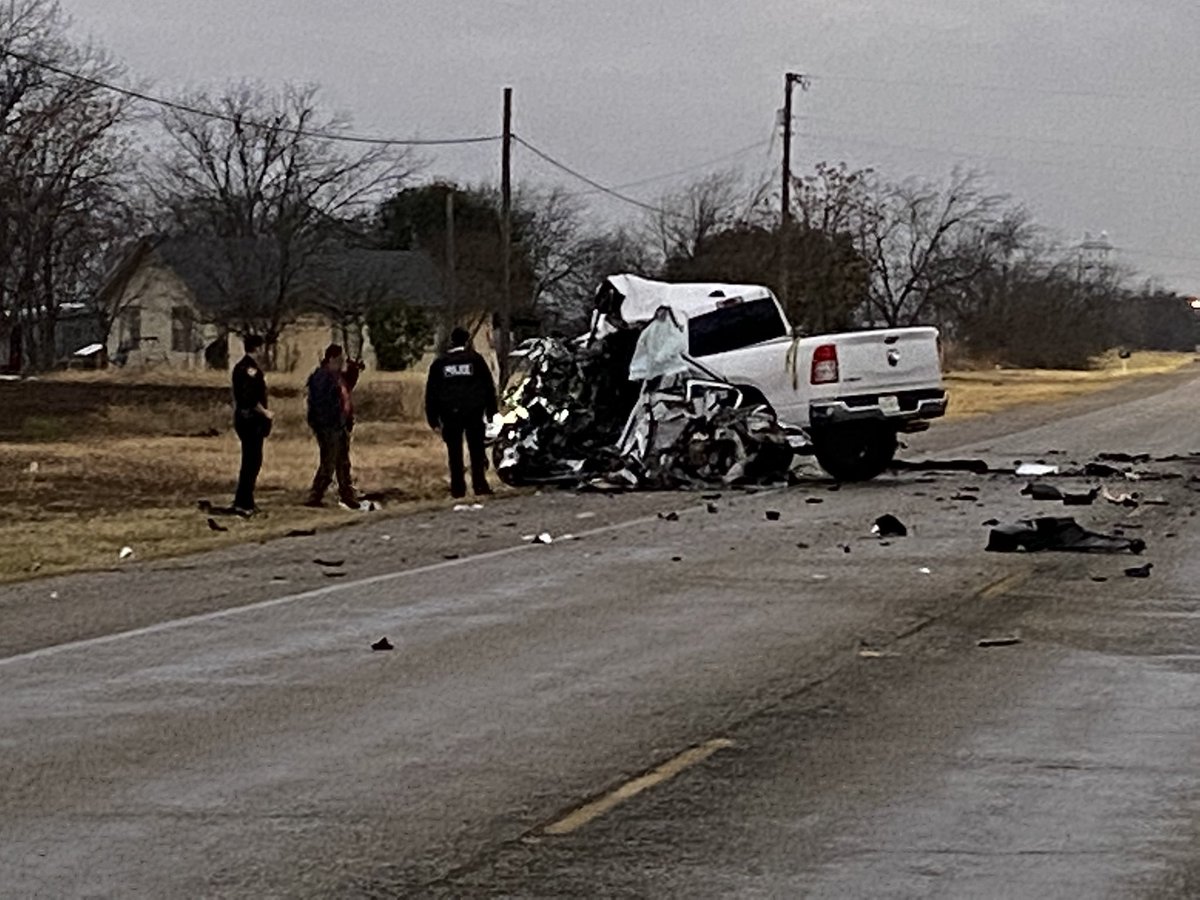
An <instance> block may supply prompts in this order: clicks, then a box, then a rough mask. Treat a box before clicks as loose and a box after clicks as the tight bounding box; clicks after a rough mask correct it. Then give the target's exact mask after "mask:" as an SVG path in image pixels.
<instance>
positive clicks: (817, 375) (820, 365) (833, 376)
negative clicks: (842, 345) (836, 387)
mask: <svg viewBox="0 0 1200 900" xmlns="http://www.w3.org/2000/svg"><path fill="white" fill-rule="evenodd" d="M839 378H840V376H839V374H838V354H837V345H836V344H822V345H821V346H820V347H818V348H817V349H816V350H814V351H813V360H812V383H813V384H835V383H837V381H838V380H839Z"/></svg>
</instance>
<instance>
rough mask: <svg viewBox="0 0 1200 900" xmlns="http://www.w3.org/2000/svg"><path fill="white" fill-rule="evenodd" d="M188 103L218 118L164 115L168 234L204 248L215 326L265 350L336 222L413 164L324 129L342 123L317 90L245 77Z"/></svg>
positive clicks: (159, 179)
mask: <svg viewBox="0 0 1200 900" xmlns="http://www.w3.org/2000/svg"><path fill="white" fill-rule="evenodd" d="M186 105H187V106H189V107H192V108H199V109H204V110H212V111H214V112H216V113H218V114H219V117H215V116H206V115H199V114H193V113H189V112H182V111H177V110H170V111H167V112H166V113H164V115H163V119H162V124H163V126H164V128H165V129H166V133H167V137H168V144H169V146H170V148H171V152H169V153H168V155H167V156H166V157H165V159H164V160H163V161H162V162H161V164H160V165H159V166H158V168H157V171H156V172H155V173H154V176H153V179H152V188H153V191H154V193H155V196H156V198H157V200H158V202H159V204H160V205H161V207H162V208H163V210H164V211H165V212H166V217H167V221H168V223H169V225H170V227H171V230H172V231H174V232H175V233H177V234H182V235H186V236H188V237H190V238H199V239H201V240H203V241H204V242H206V243H207V245H208V246H209V247H211V252H210V254H209V257H210V258H209V259H208V260H207V265H206V266H205V272H204V275H205V277H206V279H207V280H208V281H209V282H210V286H211V287H212V288H213V290H214V291H215V293H216V294H217V296H219V298H220V307H221V308H220V309H219V310H218V313H217V318H218V319H219V324H221V325H224V326H226V327H228V328H229V329H230V330H232V331H234V332H238V333H243V334H245V333H248V332H256V333H258V334H261V335H262V337H263V338H264V339H265V340H266V342H267V345H268V347H269V348H272V347H273V345H274V344H275V343H276V341H277V340H278V339H279V336H280V334H281V333H282V332H283V330H284V329H285V328H286V327H287V326H288V325H289V324H290V323H291V322H292V320H293V319H294V318H295V316H296V314H297V311H298V304H299V300H300V298H301V296H302V294H303V289H304V286H305V281H306V279H307V278H308V277H309V275H310V269H311V267H312V263H313V260H314V259H316V258H317V256H318V255H319V254H320V253H321V252H322V251H323V250H325V249H327V248H328V247H329V246H330V245H332V244H334V243H336V242H338V241H339V240H340V238H341V234H340V231H341V228H340V223H341V222H343V221H345V220H348V219H351V218H353V217H355V216H359V215H361V214H363V213H364V212H365V211H367V210H368V209H370V208H371V207H372V206H373V205H375V204H376V203H378V201H379V199H380V198H381V197H382V196H384V195H385V194H386V193H388V192H391V191H395V190H396V189H397V188H398V187H399V186H400V184H402V183H403V181H404V180H405V179H406V178H407V177H409V176H410V175H411V174H412V173H413V171H414V170H415V168H416V165H417V164H416V161H415V159H414V158H413V156H412V155H411V154H410V153H408V152H406V151H397V150H394V149H392V148H389V147H383V146H375V147H371V148H370V149H366V150H360V151H358V152H353V153H352V152H349V151H347V150H346V149H345V147H344V146H343V145H341V144H339V142H338V141H336V140H334V139H333V137H330V136H328V135H336V134H338V133H339V132H342V131H344V130H345V129H346V127H347V123H346V122H345V121H343V120H341V119H339V118H337V117H333V116H328V115H325V114H323V113H322V112H321V111H320V108H319V104H318V91H317V89H316V88H313V87H296V86H291V85H288V86H285V87H283V88H282V89H281V90H278V91H274V92H272V91H268V90H266V89H264V88H263V87H261V86H257V85H254V84H242V85H239V86H237V87H234V88H231V89H230V90H228V91H227V92H226V93H224V94H223V95H221V96H219V97H208V96H204V95H198V96H193V97H189V98H187V102H186ZM318 135H325V136H318Z"/></svg>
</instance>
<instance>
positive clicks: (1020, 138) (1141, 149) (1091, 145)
mask: <svg viewBox="0 0 1200 900" xmlns="http://www.w3.org/2000/svg"><path fill="white" fill-rule="evenodd" d="M802 120H803V121H807V122H818V123H824V124H826V125H833V126H836V127H841V126H843V125H849V126H852V127H861V126H862V125H863V124H864V123H863V122H861V121H858V122H855V121H852V120H848V119H835V118H832V117H830V116H814V115H805V116H803V117H802ZM887 128H888V129H889V130H893V129H895V130H900V131H906V132H909V133H912V134H923V135H931V136H938V135H941V136H946V135H951V136H953V137H963V138H978V139H980V140H985V141H1002V142H1003V141H1008V142H1013V143H1020V144H1045V145H1048V146H1056V147H1085V148H1088V149H1094V150H1132V151H1135V152H1138V153H1187V154H1195V152H1196V150H1195V148H1194V147H1164V146H1162V145H1155V144H1119V143H1110V142H1105V141H1085V140H1069V139H1063V138H1032V137H1026V136H1024V135H1014V134H987V133H983V132H977V131H959V130H955V131H947V130H944V129H936V128H906V127H904V126H900V127H897V126H893V125H888V126H887Z"/></svg>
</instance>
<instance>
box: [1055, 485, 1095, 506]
mask: <svg viewBox="0 0 1200 900" xmlns="http://www.w3.org/2000/svg"><path fill="white" fill-rule="evenodd" d="M1099 496H1100V488H1092V489H1091V490H1090V491H1087V492H1086V493H1083V494H1068V493H1066V492H1065V491H1064V492H1063V495H1062V499H1063V505H1064V506H1091V505H1092V504H1093V503H1095V502H1096V498H1097V497H1099Z"/></svg>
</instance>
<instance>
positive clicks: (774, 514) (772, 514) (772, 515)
mask: <svg viewBox="0 0 1200 900" xmlns="http://www.w3.org/2000/svg"><path fill="white" fill-rule="evenodd" d="M765 515H766V517H767V521H768V522H778V521H779V515H780V514H779V510H777V509H768V510H767V511H766V513H765Z"/></svg>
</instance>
